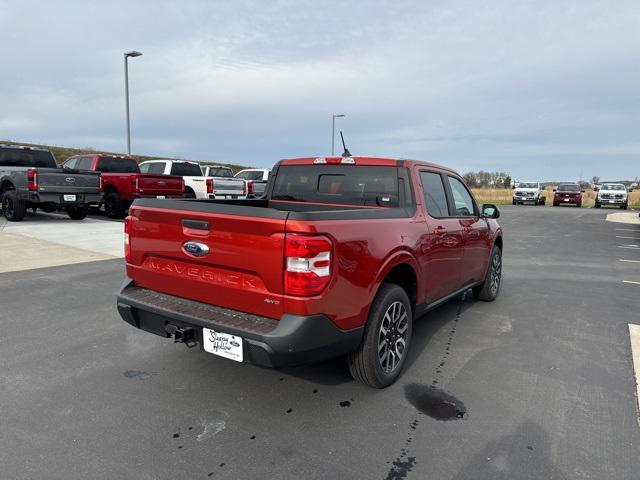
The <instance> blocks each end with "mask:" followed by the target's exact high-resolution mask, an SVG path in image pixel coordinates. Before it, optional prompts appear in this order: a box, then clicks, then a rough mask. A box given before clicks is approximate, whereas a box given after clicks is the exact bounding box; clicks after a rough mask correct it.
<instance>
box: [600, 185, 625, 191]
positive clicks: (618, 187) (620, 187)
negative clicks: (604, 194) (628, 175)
mask: <svg viewBox="0 0 640 480" xmlns="http://www.w3.org/2000/svg"><path fill="white" fill-rule="evenodd" d="M624 189H625V188H624V185H602V190H624Z"/></svg>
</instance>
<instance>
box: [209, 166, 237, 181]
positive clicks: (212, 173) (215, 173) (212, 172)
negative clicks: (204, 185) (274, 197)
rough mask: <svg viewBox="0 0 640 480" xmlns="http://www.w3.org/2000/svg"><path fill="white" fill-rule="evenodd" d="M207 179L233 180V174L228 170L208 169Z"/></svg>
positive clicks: (221, 168) (219, 168)
mask: <svg viewBox="0 0 640 480" xmlns="http://www.w3.org/2000/svg"><path fill="white" fill-rule="evenodd" d="M208 176H209V177H223V178H233V172H232V171H231V169H230V168H224V167H209V175H208Z"/></svg>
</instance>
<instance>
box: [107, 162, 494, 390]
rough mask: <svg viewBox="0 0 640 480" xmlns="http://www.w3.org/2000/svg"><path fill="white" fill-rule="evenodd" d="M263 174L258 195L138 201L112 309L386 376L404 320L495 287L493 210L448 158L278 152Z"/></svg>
mask: <svg viewBox="0 0 640 480" xmlns="http://www.w3.org/2000/svg"><path fill="white" fill-rule="evenodd" d="M271 177H272V178H270V180H269V183H268V187H267V192H266V195H265V197H264V198H261V199H254V200H226V201H225V200H182V201H171V200H164V201H158V200H153V199H141V200H136V201H135V202H134V203H133V205H132V206H131V209H130V214H129V217H127V219H126V221H125V257H126V272H127V280H126V281H125V283H124V285H123V287H122V289H121V291H120V292H119V295H118V298H117V308H118V311H119V313H120V315H121V316H122V318H123V319H124V320H125V321H126V322H128V323H129V324H131V325H132V326H134V327H136V328H139V329H141V330H144V331H146V332H150V333H154V334H156V335H160V336H162V337H165V338H173V339H174V341H176V342H184V343H186V344H187V345H189V346H193V345H196V344H199V345H201V348H202V349H203V350H204V351H205V352H208V353H211V354H213V355H217V356H220V357H224V358H227V359H230V360H234V361H237V362H250V363H253V364H257V365H262V366H266V367H283V366H287V365H297V364H302V363H308V362H317V361H320V360H323V359H327V358H331V357H338V356H346V358H347V364H348V368H349V370H350V372H351V374H352V375H353V377H354V378H355V379H357V380H358V381H360V382H362V383H364V384H366V385H369V386H371V387H375V388H383V387H386V386H387V385H390V384H391V383H392V382H394V381H395V380H396V379H397V378H398V376H399V375H400V372H401V371H402V368H403V365H404V364H405V361H406V358H407V352H408V350H409V347H410V345H411V333H412V324H413V321H414V319H416V318H418V317H420V316H421V315H422V314H423V313H424V312H426V311H427V310H429V309H431V308H433V307H435V306H437V305H440V304H441V303H443V302H445V301H446V300H448V299H451V298H454V297H455V296H457V295H459V294H461V293H462V292H465V291H466V290H468V289H473V293H474V294H475V296H476V297H477V298H479V299H481V300H485V301H492V300H494V299H495V298H496V296H497V295H498V292H499V288H500V279H501V271H502V248H503V243H502V242H503V240H502V231H501V228H500V226H499V225H498V223H497V221H496V219H497V217H498V216H499V212H498V209H497V208H496V207H495V206H494V205H484V206H482V207H480V206H479V205H477V203H476V201H475V200H474V198H473V195H472V194H471V192H470V191H469V189H468V188H467V186H466V185H465V183H464V181H463V180H462V178H461V177H460V176H459V175H458V174H457V173H455V172H454V171H453V170H450V169H448V168H445V167H441V166H437V165H434V164H431V163H425V162H419V161H413V160H395V159H388V158H372V157H351V156H348V157H328V158H299V159H290V160H282V161H280V162H278V163H277V164H276V165H275V167H274V169H273V170H272V172H271Z"/></svg>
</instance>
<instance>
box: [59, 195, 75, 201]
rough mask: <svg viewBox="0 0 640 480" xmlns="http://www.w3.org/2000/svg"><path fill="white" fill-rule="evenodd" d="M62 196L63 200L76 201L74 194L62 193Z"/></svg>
mask: <svg viewBox="0 0 640 480" xmlns="http://www.w3.org/2000/svg"><path fill="white" fill-rule="evenodd" d="M62 197H63V198H64V201H65V202H75V201H76V196H75V195H63V196H62Z"/></svg>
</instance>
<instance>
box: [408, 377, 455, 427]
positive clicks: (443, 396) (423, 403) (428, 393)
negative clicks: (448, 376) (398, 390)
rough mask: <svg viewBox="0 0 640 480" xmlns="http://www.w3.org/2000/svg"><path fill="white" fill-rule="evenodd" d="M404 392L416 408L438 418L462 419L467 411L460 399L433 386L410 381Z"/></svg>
mask: <svg viewBox="0 0 640 480" xmlns="http://www.w3.org/2000/svg"><path fill="white" fill-rule="evenodd" d="M404 393H405V397H406V398H407V400H408V401H409V403H411V405H413V406H414V407H415V409H416V410H418V411H420V412H422V413H424V414H425V415H428V416H429V417H431V418H435V419H436V420H460V419H461V418H464V416H465V415H466V413H467V409H466V407H465V406H464V404H463V403H462V402H461V401H460V400H458V399H457V398H455V397H454V396H452V395H449V394H448V393H446V392H443V391H442V390H439V389H437V388H435V387H433V386H426V385H420V384H417V383H410V384H409V385H406V386H405V387H404Z"/></svg>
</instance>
